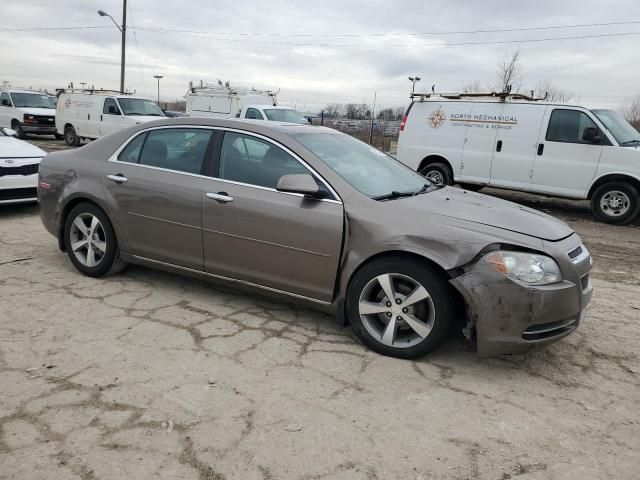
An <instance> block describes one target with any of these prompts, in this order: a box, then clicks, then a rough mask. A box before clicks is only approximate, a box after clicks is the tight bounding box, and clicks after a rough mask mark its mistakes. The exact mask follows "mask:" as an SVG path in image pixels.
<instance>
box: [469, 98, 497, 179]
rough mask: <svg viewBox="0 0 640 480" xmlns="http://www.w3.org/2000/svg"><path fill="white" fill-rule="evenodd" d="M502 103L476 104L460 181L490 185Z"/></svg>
mask: <svg viewBox="0 0 640 480" xmlns="http://www.w3.org/2000/svg"><path fill="white" fill-rule="evenodd" d="M502 107H503V105H502V103H498V102H495V103H489V102H487V103H474V104H473V107H472V108H471V113H470V114H469V118H467V119H465V121H464V123H465V124H466V125H467V131H466V137H465V142H464V151H463V152H462V165H461V169H460V180H464V181H470V182H478V183H489V179H490V178H491V161H492V159H493V152H494V148H495V144H496V136H497V133H498V129H497V128H496V127H497V126H499V125H500V124H501V122H502V121H501V115H502Z"/></svg>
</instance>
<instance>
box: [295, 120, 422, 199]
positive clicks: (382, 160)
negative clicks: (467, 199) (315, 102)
mask: <svg viewBox="0 0 640 480" xmlns="http://www.w3.org/2000/svg"><path fill="white" fill-rule="evenodd" d="M294 138H295V139H296V140H297V141H298V142H299V143H301V144H302V145H304V147H305V148H307V149H308V150H309V151H310V152H311V153H313V154H314V155H316V156H317V157H319V158H320V159H321V160H322V161H323V162H324V163H326V164H327V166H328V167H329V168H331V170H333V171H334V172H336V174H338V175H339V176H340V177H341V178H342V179H344V180H345V181H346V182H347V183H349V184H350V185H351V186H353V187H354V188H355V189H357V190H359V191H360V192H362V193H364V194H365V195H367V196H368V197H371V198H374V199H380V200H382V199H385V200H388V199H393V198H399V197H401V196H408V195H413V194H417V193H420V192H422V191H424V189H425V186H430V185H429V182H428V181H427V180H426V179H425V178H424V177H422V176H420V175H419V174H417V173H416V172H414V171H413V170H411V169H410V168H409V167H406V166H405V165H403V164H402V163H400V162H398V161H397V160H396V159H394V158H393V157H390V156H389V155H387V154H386V153H383V152H381V151H380V150H376V149H375V148H373V147H371V146H370V145H367V144H366V143H364V142H361V141H360V140H357V139H355V138H353V137H351V136H349V135H344V134H340V133H336V134H331V133H300V134H296V135H294Z"/></svg>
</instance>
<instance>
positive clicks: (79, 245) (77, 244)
mask: <svg viewBox="0 0 640 480" xmlns="http://www.w3.org/2000/svg"><path fill="white" fill-rule="evenodd" d="M87 243H88V241H87V240H86V239H82V240H78V241H77V242H73V243H72V244H71V250H73V251H74V252H76V251H78V250H79V249H81V248H82V247H84V246H86V245H87Z"/></svg>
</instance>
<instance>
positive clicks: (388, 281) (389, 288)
mask: <svg viewBox="0 0 640 480" xmlns="http://www.w3.org/2000/svg"><path fill="white" fill-rule="evenodd" d="M377 280H378V283H379V284H380V286H381V287H382V290H383V291H384V294H385V295H386V296H387V298H388V299H389V301H390V302H393V301H394V300H395V298H396V291H395V289H394V288H393V279H392V278H391V275H389V274H388V273H386V274H384V275H380V276H378V277H377Z"/></svg>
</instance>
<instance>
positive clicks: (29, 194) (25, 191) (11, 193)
mask: <svg viewBox="0 0 640 480" xmlns="http://www.w3.org/2000/svg"><path fill="white" fill-rule="evenodd" d="M37 197H38V189H37V188H35V187H34V188H6V189H3V190H0V201H2V200H22V199H24V198H37Z"/></svg>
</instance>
